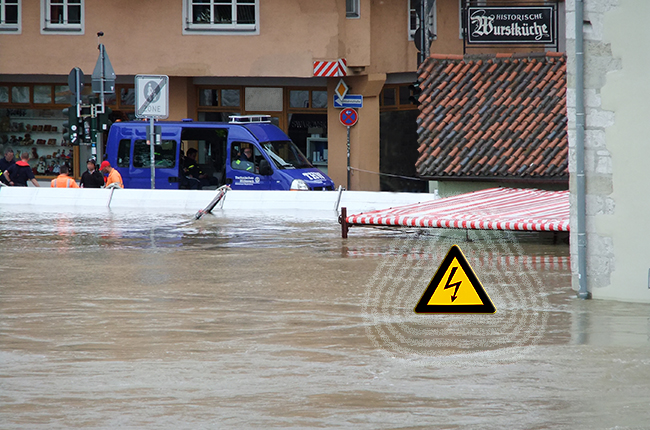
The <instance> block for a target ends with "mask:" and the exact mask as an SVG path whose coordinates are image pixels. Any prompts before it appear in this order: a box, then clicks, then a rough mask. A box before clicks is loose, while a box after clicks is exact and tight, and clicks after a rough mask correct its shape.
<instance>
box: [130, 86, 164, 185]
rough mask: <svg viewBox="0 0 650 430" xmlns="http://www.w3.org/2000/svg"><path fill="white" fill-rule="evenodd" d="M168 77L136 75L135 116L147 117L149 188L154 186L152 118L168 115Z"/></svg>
mask: <svg viewBox="0 0 650 430" xmlns="http://www.w3.org/2000/svg"><path fill="white" fill-rule="evenodd" d="M168 82H169V77H168V76H166V75H136V77H135V104H136V111H135V116H136V117H138V118H149V133H148V137H149V139H148V141H149V145H150V147H149V164H150V167H151V189H152V190H153V189H155V188H156V164H155V163H156V155H155V145H156V138H157V134H156V127H155V126H154V119H164V118H167V117H168V116H169V86H168Z"/></svg>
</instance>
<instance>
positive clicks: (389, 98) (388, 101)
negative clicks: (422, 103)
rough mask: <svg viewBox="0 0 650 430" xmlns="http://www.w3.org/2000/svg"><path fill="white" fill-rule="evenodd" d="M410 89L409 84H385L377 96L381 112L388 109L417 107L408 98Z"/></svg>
mask: <svg viewBox="0 0 650 430" xmlns="http://www.w3.org/2000/svg"><path fill="white" fill-rule="evenodd" d="M410 96H411V89H410V88H409V84H389V85H385V86H384V89H383V90H382V91H381V94H380V98H379V106H380V109H381V111H382V112H386V111H389V110H413V109H417V106H415V105H414V104H413V103H411V101H410V100H409V98H410Z"/></svg>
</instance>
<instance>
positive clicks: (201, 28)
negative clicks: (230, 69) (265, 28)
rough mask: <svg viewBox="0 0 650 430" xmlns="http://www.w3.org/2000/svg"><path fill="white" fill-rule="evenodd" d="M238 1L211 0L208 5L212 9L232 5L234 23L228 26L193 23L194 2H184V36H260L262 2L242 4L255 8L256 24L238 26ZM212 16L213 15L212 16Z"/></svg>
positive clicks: (257, 0) (256, 0) (189, 0)
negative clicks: (221, 5) (222, 5)
mask: <svg viewBox="0 0 650 430" xmlns="http://www.w3.org/2000/svg"><path fill="white" fill-rule="evenodd" d="M237 1H238V0H210V3H206V5H209V6H210V7H211V8H214V6H215V5H219V4H225V3H231V4H232V13H233V16H232V18H233V22H232V23H227V24H215V23H208V24H195V23H193V22H192V0H183V34H184V35H193V34H200V35H201V34H215V33H216V34H226V35H227V34H238V35H258V34H260V25H259V22H260V0H255V1H254V2H253V3H242V5H246V6H253V7H254V8H255V23H254V24H238V23H237V22H236V18H237ZM212 10H214V9H212ZM211 15H212V14H211Z"/></svg>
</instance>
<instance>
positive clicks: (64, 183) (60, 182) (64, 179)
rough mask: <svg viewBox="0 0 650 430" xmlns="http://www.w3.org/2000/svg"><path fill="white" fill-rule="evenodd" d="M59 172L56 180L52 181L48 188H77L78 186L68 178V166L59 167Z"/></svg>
mask: <svg viewBox="0 0 650 430" xmlns="http://www.w3.org/2000/svg"><path fill="white" fill-rule="evenodd" d="M59 172H60V173H61V174H60V175H59V176H57V177H56V179H52V182H51V183H50V184H51V185H50V187H52V188H79V185H77V183H76V182H75V181H74V179H72V178H71V177H70V176H68V166H66V165H65V164H63V165H62V166H61V167H59Z"/></svg>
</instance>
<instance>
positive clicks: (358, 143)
mask: <svg viewBox="0 0 650 430" xmlns="http://www.w3.org/2000/svg"><path fill="white" fill-rule="evenodd" d="M345 81H346V83H347V85H348V86H349V87H350V91H349V92H350V94H361V95H363V108H361V109H357V111H358V113H359V120H358V122H357V123H356V125H354V126H352V127H351V128H350V166H351V167H352V168H357V169H362V170H367V171H370V172H379V97H378V95H379V93H380V92H381V89H382V87H383V86H384V82H385V81H386V75H385V74H383V73H377V74H372V75H369V76H359V77H348V78H346V79H345ZM337 82H338V80H334V79H331V80H330V82H329V85H328V93H329V94H330V95H331V96H330V99H331V98H332V97H333V94H334V87H335V86H336V83H337ZM340 112H341V109H336V108H334V107H332V106H329V107H328V109H327V122H328V130H327V131H328V152H329V160H328V174H329V176H330V177H331V178H332V180H333V181H334V183H335V184H336V186H337V187H338V186H339V185H343V187H347V127H345V126H344V125H343V124H341V122H340V120H339V114H340ZM349 189H351V190H357V191H359V190H366V191H378V190H379V175H377V174H373V173H363V172H359V171H353V173H352V175H351V177H350V188H349Z"/></svg>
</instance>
